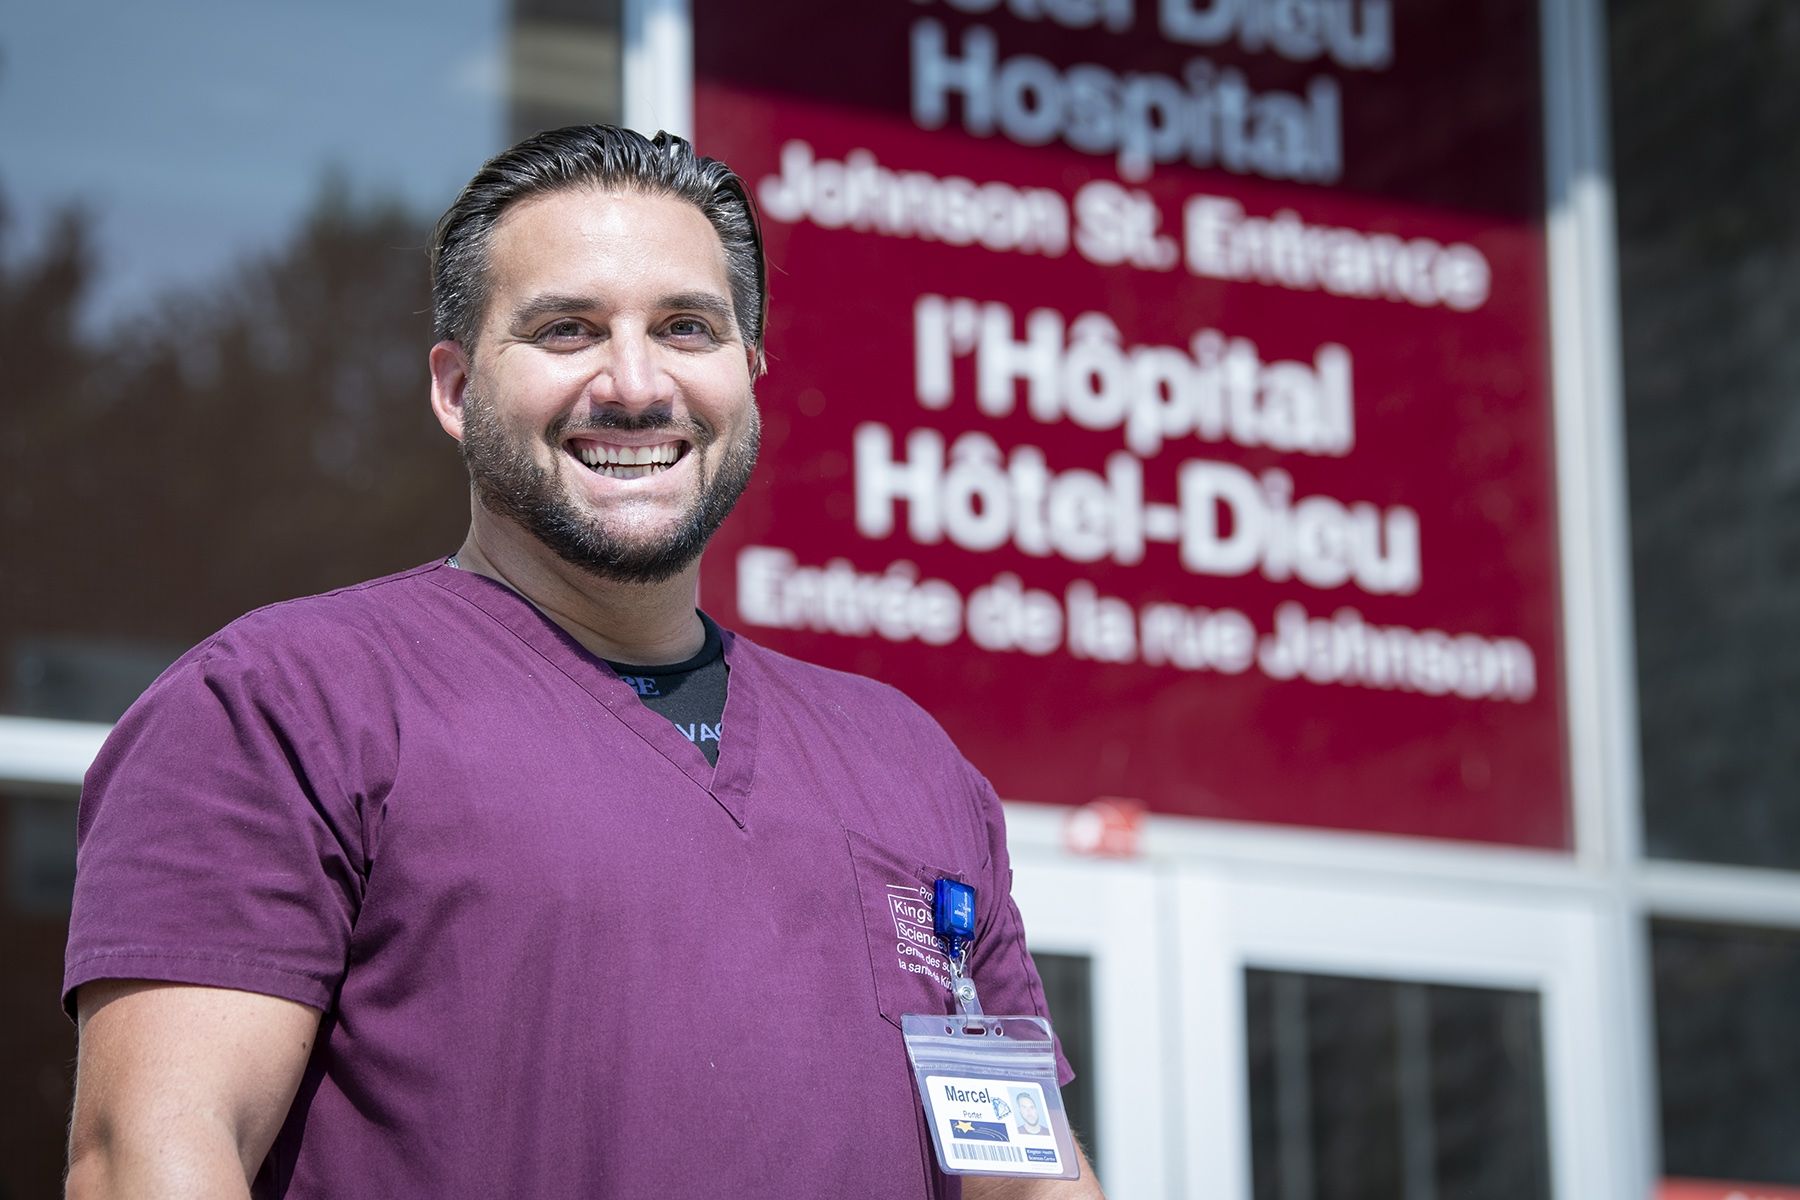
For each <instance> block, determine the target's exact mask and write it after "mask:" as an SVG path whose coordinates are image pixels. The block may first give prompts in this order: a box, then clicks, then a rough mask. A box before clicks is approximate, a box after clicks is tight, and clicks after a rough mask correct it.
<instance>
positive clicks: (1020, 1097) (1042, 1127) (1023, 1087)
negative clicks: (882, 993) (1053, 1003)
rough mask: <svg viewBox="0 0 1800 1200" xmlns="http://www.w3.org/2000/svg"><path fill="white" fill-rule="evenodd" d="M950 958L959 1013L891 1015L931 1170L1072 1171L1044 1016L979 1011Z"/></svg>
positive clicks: (1071, 1146)
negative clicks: (920, 1107)
mask: <svg viewBox="0 0 1800 1200" xmlns="http://www.w3.org/2000/svg"><path fill="white" fill-rule="evenodd" d="M951 963H952V974H953V976H954V983H955V988H954V995H955V996H956V999H957V1003H958V1005H959V1006H960V1009H961V1011H960V1012H957V1013H953V1014H950V1015H948V1016H945V1015H943V1014H941V1013H939V1014H927V1013H908V1014H906V1015H904V1016H902V1017H901V1019H900V1021H901V1024H900V1031H901V1033H902V1034H903V1035H904V1036H905V1038H906V1056H907V1058H908V1059H910V1060H911V1061H912V1069H913V1082H914V1083H915V1084H917V1086H918V1089H919V1099H920V1100H922V1101H923V1102H924V1104H925V1119H926V1123H927V1124H928V1125H930V1127H931V1144H932V1146H933V1147H934V1148H935V1149H936V1150H937V1161H938V1167H939V1169H940V1170H942V1171H943V1172H944V1173H945V1174H948V1175H1023V1176H1027V1177H1031V1178H1038V1179H1078V1178H1080V1176H1081V1165H1080V1161H1079V1160H1078V1159H1077V1158H1076V1155H1075V1138H1074V1136H1073V1135H1072V1134H1070V1132H1069V1116H1068V1113H1067V1112H1065V1111H1064V1110H1063V1102H1062V1089H1061V1088H1059V1087H1058V1086H1057V1084H1056V1043H1055V1042H1054V1041H1053V1040H1052V1037H1051V1033H1050V1022H1048V1021H1046V1020H1045V1019H1044V1018H1042V1017H990V1016H987V1015H986V1014H984V1013H983V1012H982V1011H981V1002H980V1001H979V999H977V997H976V994H975V984H974V982H973V981H972V980H970V979H969V978H968V977H967V976H965V975H963V974H962V973H961V971H960V970H959V969H958V968H960V966H961V964H960V963H959V962H958V961H957V959H956V958H952V959H951Z"/></svg>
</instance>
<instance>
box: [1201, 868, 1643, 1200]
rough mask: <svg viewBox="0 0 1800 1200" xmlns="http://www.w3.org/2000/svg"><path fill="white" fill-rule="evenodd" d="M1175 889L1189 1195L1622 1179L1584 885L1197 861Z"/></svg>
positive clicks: (1540, 1193)
mask: <svg viewBox="0 0 1800 1200" xmlns="http://www.w3.org/2000/svg"><path fill="white" fill-rule="evenodd" d="M1176 886H1177V892H1178V900H1177V905H1176V908H1177V911H1178V914H1179V915H1178V928H1179V929H1180V930H1181V937H1180V941H1181V949H1180V952H1179V962H1180V966H1179V970H1180V975H1181V981H1180V985H1179V988H1178V992H1177V994H1178V996H1179V1001H1178V1007H1179V1012H1178V1014H1177V1024H1178V1026H1179V1028H1180V1031H1181V1033H1180V1039H1181V1043H1182V1050H1181V1056H1180V1061H1181V1075H1182V1084H1181V1086H1182V1093H1183V1097H1184V1101H1185V1102H1184V1104H1183V1105H1182V1119H1181V1128H1180V1130H1179V1131H1178V1132H1177V1133H1176V1134H1175V1138H1176V1141H1177V1142H1178V1143H1179V1144H1180V1147H1181V1148H1180V1151H1179V1154H1180V1157H1181V1159H1182V1165H1181V1173H1182V1176H1183V1178H1184V1180H1185V1194H1186V1195H1189V1196H1220V1197H1241V1198H1243V1200H1365V1198H1366V1200H1452V1198H1454V1200H1485V1198H1487V1197H1493V1198H1495V1200H1500V1198H1502V1197H1504V1198H1506V1200H1533V1198H1542V1200H1575V1198H1577V1197H1582V1198H1585V1197H1591V1196H1611V1195H1617V1194H1619V1190H1618V1189H1619V1187H1620V1186H1621V1183H1622V1180H1621V1178H1620V1177H1619V1176H1617V1175H1615V1173H1614V1170H1615V1168H1614V1166H1613V1164H1615V1163H1617V1162H1620V1161H1624V1160H1623V1159H1622V1157H1621V1155H1620V1153H1619V1151H1620V1149H1621V1136H1622V1135H1621V1134H1620V1131H1619V1128H1618V1121H1617V1120H1616V1114H1610V1113H1609V1106H1608V1104H1607V1102H1606V1085H1605V1078H1604V1077H1605V1069H1606V1063H1607V1060H1608V1056H1609V1054H1611V1053H1612V1052H1613V1051H1614V1050H1615V1045H1614V1042H1613V1041H1612V1040H1611V1039H1612V1037H1613V1035H1614V1032H1615V1031H1613V1030H1610V1029H1609V1027H1608V1024H1607V1022H1606V1019H1605V1017H1604V1013H1605V1012H1606V1011H1608V1008H1607V1005H1608V1004H1609V1003H1612V1002H1616V997H1610V989H1611V988H1612V987H1613V986H1615V984H1616V979H1612V978H1609V975H1608V970H1607V967H1606V966H1605V962H1606V954H1605V942H1604V940H1603V938H1602V932H1603V919H1602V917H1601V915H1600V911H1601V910H1600V909H1599V907H1598V905H1597V904H1596V903H1595V902H1594V901H1592V900H1591V899H1590V898H1589V897H1587V896H1586V895H1584V894H1580V893H1559V894H1558V895H1557V896H1556V897H1554V898H1546V897H1543V896H1533V897H1530V898H1529V899H1523V898H1521V896H1520V895H1518V894H1517V893H1516V892H1512V891H1511V890H1510V889H1508V892H1507V894H1502V893H1501V892H1500V891H1499V890H1498V889H1496V890H1495V893H1494V894H1493V895H1491V896H1489V895H1482V894H1480V893H1477V892H1475V891H1474V889H1472V888H1469V887H1467V886H1450V885H1440V886H1432V885H1423V884H1417V883H1410V882H1409V883H1408V884H1406V885H1405V886H1393V885H1384V884H1380V883H1377V882H1372V881H1368V882H1355V883H1344V884H1339V885H1332V884H1327V883H1320V882H1318V881H1317V879H1316V877H1315V878H1310V879H1309V880H1308V881H1307V882H1305V883H1298V882H1296V881H1294V880H1293V879H1292V877H1291V876H1288V877H1283V878H1280V879H1270V880H1267V881H1260V880H1245V879H1241V878H1234V877H1231V876H1229V875H1227V874H1225V873H1218V874H1211V873H1206V872H1188V873H1184V874H1183V875H1182V877H1181V878H1180V880H1179V882H1178V883H1177V885H1176ZM1614 974H1615V975H1616V972H1615V973H1614ZM1615 1011H1616V1010H1615Z"/></svg>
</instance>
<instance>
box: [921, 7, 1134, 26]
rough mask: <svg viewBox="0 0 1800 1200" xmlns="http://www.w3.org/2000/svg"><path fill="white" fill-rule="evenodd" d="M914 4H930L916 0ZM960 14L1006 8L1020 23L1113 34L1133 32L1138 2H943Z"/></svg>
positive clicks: (988, 11)
mask: <svg viewBox="0 0 1800 1200" xmlns="http://www.w3.org/2000/svg"><path fill="white" fill-rule="evenodd" d="M913 3H915V4H923V3H927V0H913ZM944 3H945V4H947V5H948V6H949V7H951V8H954V9H955V10H956V11H957V12H966V13H977V14H980V13H990V12H993V11H994V10H995V9H996V8H1001V7H1004V8H1005V9H1006V11H1007V12H1009V13H1011V14H1012V15H1013V16H1015V17H1017V18H1019V20H1021V21H1051V22H1053V23H1055V24H1057V25H1061V26H1062V27H1063V28H1065V29H1092V28H1093V27H1094V26H1096V25H1099V26H1103V27H1104V28H1106V29H1108V30H1110V31H1111V32H1113V33H1122V32H1123V31H1125V30H1127V29H1130V28H1131V26H1132V22H1133V21H1134V20H1135V19H1136V17H1137V12H1136V4H1137V0H944Z"/></svg>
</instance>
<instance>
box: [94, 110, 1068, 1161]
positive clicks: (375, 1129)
mask: <svg viewBox="0 0 1800 1200" xmlns="http://www.w3.org/2000/svg"><path fill="white" fill-rule="evenodd" d="M432 265H433V271H432V283H433V293H434V295H433V299H434V311H435V318H436V324H437V336H438V341H437V343H436V344H435V345H434V346H433V347H432V348H431V352H430V366H431V383H432V386H431V403H432V408H433V411H434V412H435V413H436V415H437V418H438V420H439V422H440V423H441V424H442V425H443V427H444V429H445V430H446V431H447V432H448V433H449V434H450V435H451V436H452V437H454V438H456V439H457V440H458V441H459V442H460V443H461V446H462V453H463V458H464V461H465V463H466V464H467V467H468V471H469V478H470V495H471V521H470V527H469V533H468V536H467V538H466V539H465V540H464V542H463V544H462V545H461V547H459V548H458V550H457V551H456V553H455V554H454V555H452V556H450V557H449V558H448V559H445V560H442V561H439V562H434V563H430V564H427V565H426V566H423V567H420V568H417V569H415V570H412V571H408V572H405V573H403V574H400V575H395V576H391V577H388V578H386V579H380V580H375V581H372V582H370V583H365V584H361V585H358V586H355V587H351V588H346V589H342V590H340V591H337V592H333V593H330V594H328V595H324V596H314V597H309V598H306V599H302V600H295V601H290V602H287V603H284V604H278V605H275V606H273V607H270V608H267V609H263V610H260V611H258V612H255V613H252V614H250V615H249V616H246V617H244V618H242V619H240V620H239V621H237V622H234V623H233V624H232V625H230V626H229V627H227V628H226V629H224V630H222V631H221V632H220V633H218V634H216V635H215V636H214V637H212V638H210V639H208V640H207V641H206V642H204V643H202V644H201V645H200V646H197V647H195V648H194V649H193V650H192V651H190V652H189V653H188V654H187V655H186V656H184V657H183V658H182V659H181V660H180V661H179V662H178V663H176V665H175V666H174V667H172V668H171V669H170V670H169V671H168V672H167V673H166V674H165V675H164V676H163V677H162V678H161V679H159V680H158V681H157V683H156V684H155V685H154V686H153V687H152V688H151V689H150V690H149V691H148V692H146V693H145V695H144V697H143V698H142V699H141V700H140V701H139V702H138V703H137V704H136V705H135V706H134V707H133V708H132V710H131V711H130V712H129V713H128V714H127V715H126V716H125V718H124V719H123V720H121V721H120V723H119V725H118V727H117V729H116V730H115V731H114V733H113V736H112V737H111V738H110V739H109V740H108V742H107V744H106V747H105V749H104V750H103V751H102V752H101V755H100V757H99V759H98V760H97V761H96V763H95V766H94V769H93V771H92V772H91V773H90V775H89V777H88V780H87V786H86V787H85V789H84V792H83V796H82V809H81V819H80V839H81V844H80V850H79V856H78V860H77V875H76V895H75V903H74V911H73V914H72V919H71V926H70V938H69V950H68V958H67V964H66V971H65V977H64V1003H65V1005H66V1006H67V1007H68V1008H69V1009H70V1011H71V1012H74V1013H75V1014H76V1015H77V1019H78V1020H79V1022H80V1027H81V1048H80V1060H79V1065H78V1076H77V1087H76V1103H75V1114H74V1121H73V1125H72V1130H71V1144H70V1158H71V1167H70V1178H69V1190H70V1193H71V1194H72V1195H78V1196H114V1195H116V1196H137V1197H144V1196H196V1195H206V1196H229V1195H240V1196H241V1195H245V1194H246V1193H249V1194H254V1195H258V1196H287V1197H327V1196H329V1197H338V1196H355V1195H364V1196H384V1197H385V1196H421V1197H424V1196H429V1197H459V1196H471V1197H473V1196H481V1197H493V1196H520V1197H526V1196H529V1197H559V1196H571V1197H572V1196H581V1197H593V1196H646V1195H677V1196H689V1195H694V1196H697V1195H733V1196H750V1197H755V1196H770V1197H774V1196H784V1197H785V1196H796V1195H806V1196H832V1197H837V1196H857V1197H865V1196H866V1197H886V1196H893V1197H927V1196H954V1195H956V1194H957V1192H958V1180H956V1179H954V1178H949V1177H946V1176H944V1175H943V1174H941V1173H940V1172H939V1171H938V1170H937V1167H936V1165H935V1160H934V1158H933V1155H932V1152H931V1149H930V1141H929V1138H928V1136H927V1134H926V1126H925V1123H924V1118H923V1116H922V1113H921V1110H920V1105H919V1100H918V1097H917V1094H916V1092H915V1090H914V1084H913V1078H912V1075H911V1072H910V1070H909V1068H908V1064H907V1057H906V1053H905V1049H904V1045H903V1043H902V1040H901V1037H900V1032H899V1022H900V1018H901V1016H902V1015H903V1014H905V1013H912V1012H930V1013H948V1012H951V1011H953V1009H954V1007H955V1006H954V1004H953V1002H952V1000H951V998H950V995H949V993H948V991H947V989H946V987H945V985H944V982H943V980H942V972H941V970H940V969H938V967H937V966H934V965H933V960H932V954H931V952H930V951H929V950H928V949H921V947H920V941H921V939H923V941H924V942H926V943H929V940H930V938H929V929H928V928H927V929H925V930H924V931H923V932H921V931H920V930H917V929H914V928H913V925H914V924H916V918H914V917H909V916H908V914H912V913H914V912H915V910H917V909H918V908H919V905H920V904H921V903H928V901H929V897H930V895H931V888H932V885H933V883H934V881H935V880H936V879H939V878H944V877H951V878H958V879H961V880H963V881H964V882H968V883H972V884H974V885H975V887H976V890H977V898H978V899H977V909H978V911H977V912H976V936H975V940H974V943H973V947H972V950H971V951H970V954H969V959H968V962H969V969H970V974H971V976H972V977H973V978H974V979H975V981H976V982H977V983H978V984H979V986H980V987H981V991H982V996H983V999H984V1001H985V1003H986V1006H987V1008H988V1010H989V1011H993V1012H1019V1013H1042V1012H1043V1011H1044V998H1043V991H1042V988H1041V986H1040V984H1039V982H1038V979H1037V976H1036V973H1035V971H1034V970H1033V968H1032V965H1031V960H1030V959H1029V957H1028V956H1027V955H1026V953H1025V949H1024V932H1023V930H1022V928H1021V926H1020V922H1019V916H1018V912H1017V910H1016V909H1015V907H1014V906H1013V904H1012V902H1011V900H1010V898H1009V896H1008V884H1009V879H1010V871H1009V869H1008V865H1007V854H1006V846H1005V835H1004V829H1003V823H1002V817H1001V812H1000V806H999V803H998V801H997V800H996V799H995V797H994V794H993V791H992V789H991V788H989V787H988V785H987V783H986V782H985V781H984V780H983V779H982V778H981V777H980V775H979V774H978V773H977V772H975V771H974V769H973V768H971V767H970V766H969V764H968V763H967V762H966V761H964V760H963V759H962V758H961V756H960V755H958V754H957V752H956V751H955V749H954V747H952V746H951V745H950V743H949V742H948V740H947V739H946V738H945V736H944V734H943V733H942V731H941V730H939V729H938V728H937V726H936V725H935V724H934V723H933V722H932V721H931V720H930V719H929V718H928V717H926V716H925V715H924V714H923V713H922V712H921V711H920V710H919V709H918V708H917V707H916V706H914V705H913V704H911V703H910V702H909V701H907V700H906V699H905V698H904V697H902V696H900V695H899V694H898V693H896V692H894V691H893V690H892V689H889V688H886V687H884V686H882V685H879V684H876V683H873V682H871V681H868V680H864V679H860V678H857V677H854V676H849V675H844V674H840V673H837V672H832V671H827V670H824V669H822V668H818V667H813V666H809V665H806V664H803V663H799V662H796V661H794V660H792V659H789V658H786V657H784V656H781V655H778V654H775V653H772V652H770V651H768V650H764V649H762V648H760V647H758V646H756V645H754V644H753V643H751V642H749V641H748V640H746V639H744V638H741V637H738V636H735V635H734V634H732V633H730V632H728V631H724V630H721V629H719V628H718V627H717V626H716V625H715V624H713V623H712V622H711V621H710V620H709V619H708V618H707V617H706V616H705V615H704V614H702V613H700V612H699V611H698V610H697V609H696V607H695V601H696V594H697V580H698V570H699V557H700V553H701V551H702V550H703V549H704V547H705V545H706V542H707V540H708V539H709V538H710V537H711V535H712V534H713V532H714V531H715V530H716V529H717V528H718V526H719V523H720V522H721V521H723V520H724V519H725V516H726V515H727V514H728V513H729V512H730V510H731V508H732V505H733V504H734V503H735V502H736V500H737V499H738V497H739V496H740V495H741V494H742V492H743V489H744V486H745V484H746V482H747V480H748V479H749V477H750V474H751V471H752V469H753V467H754V465H755V463H756V457H757V446H758V429H759V419H758V414H757V407H756V400H755V397H754V395H753V391H752V383H753V381H754V379H755V377H756V376H757V375H758V374H759V373H760V371H761V368H762V362H763V351H762V338H763V321H764V315H765V311H766V282H765V280H766V275H765V268H764V263H763V255H762V245H761V239H760V233H759V230H758V228H757V225H756V220H755V215H754V212H753V210H752V208H751V205H750V202H749V199H748V196H747V194H746V191H745V189H744V185H743V183H742V181H741V180H739V179H738V177H737V176H736V175H734V174H733V173H731V172H730V171H729V170H728V169H727V168H726V167H725V166H724V165H723V164H720V163H717V162H713V161H711V160H708V159H703V158H698V157H696V156H695V155H694V153H693V152H692V150H691V148H689V147H688V145H687V144H686V143H685V142H683V141H681V140H680V139H678V138H673V137H668V136H664V135H659V136H658V137H657V138H655V139H649V140H647V139H645V138H643V137H641V136H639V135H637V134H634V133H630V132H628V131H624V130H619V129H614V128H611V127H607V126H583V127H578V128H574V129H567V130H559V131H556V132H553V133H548V134H543V135H540V136H538V137H536V138H533V139H530V140H529V141H527V142H524V143H522V144H520V145H519V146H516V147H514V148H513V149H512V150H509V151H507V152H506V153H505V154H502V155H500V156H499V157H498V158H496V159H494V160H493V161H491V162H489V163H488V164H487V165H486V166H484V167H483V168H482V170H481V171H480V172H479V173H478V174H477V175H476V177H475V178H474V179H473V180H472V181H471V182H470V184H469V185H468V187H467V188H465V189H464V191H463V192H462V194H461V195H460V196H459V197H458V199H457V201H456V203H455V204H454V205H453V206H452V207H451V209H450V211H449V212H448V213H446V214H445V217H444V219H443V220H442V221H441V222H440V223H439V226H438V230H437V235H436V238H435V242H434V245H433V256H432ZM922 898H923V899H922ZM903 926H904V928H902V927H903ZM909 930H910V931H911V936H909V935H908V931H909ZM1057 1061H1058V1066H1059V1072H1060V1078H1061V1080H1062V1081H1064V1082H1066V1081H1067V1078H1068V1075H1069V1072H1068V1067H1067V1065H1066V1063H1064V1062H1063V1061H1062V1059H1061V1057H1060V1054H1059V1055H1058V1060H1057ZM697 1113H705V1114H707V1116H706V1119H705V1120H704V1122H703V1123H701V1124H696V1118H695V1114H697ZM850 1114H854V1117H852V1116H851V1115H850ZM966 1194H968V1195H977V1194H1010V1195H1026V1196H1029V1195H1038V1194H1045V1195H1068V1196H1081V1195H1090V1196H1091V1195H1098V1194H1099V1191H1098V1188H1097V1187H1096V1186H1095V1185H1094V1184H1093V1182H1092V1180H1091V1176H1089V1177H1084V1178H1083V1179H1081V1180H1078V1181H1072V1182H1054V1181H1052V1182H1046V1181H1029V1180H1016V1179H993V1178H983V1179H977V1178H973V1177H971V1178H969V1179H968V1181H967V1182H966Z"/></svg>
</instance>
